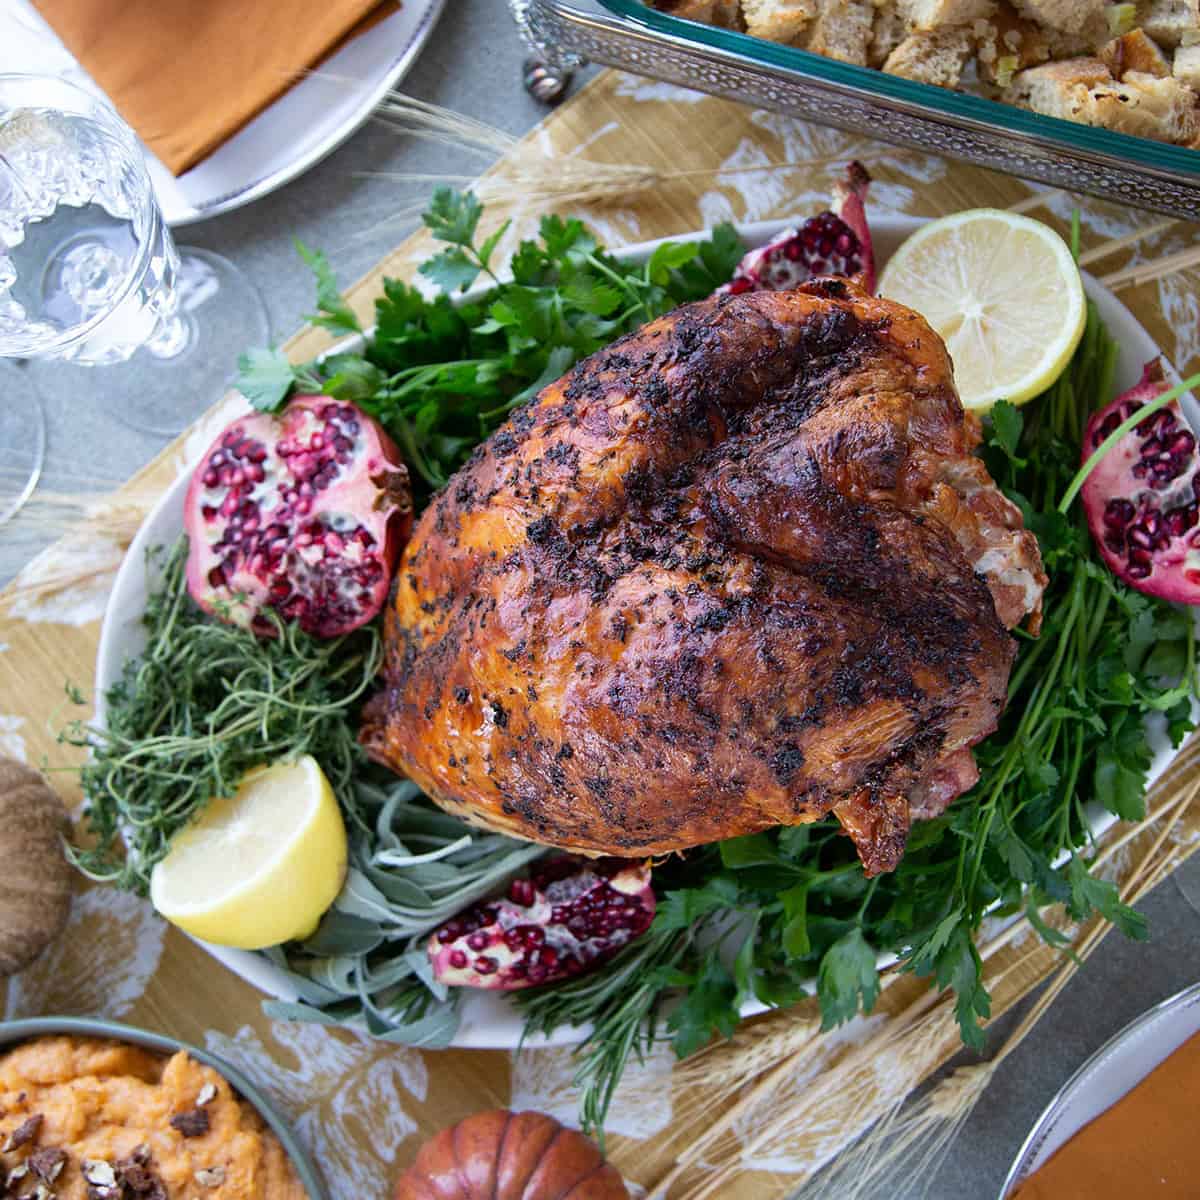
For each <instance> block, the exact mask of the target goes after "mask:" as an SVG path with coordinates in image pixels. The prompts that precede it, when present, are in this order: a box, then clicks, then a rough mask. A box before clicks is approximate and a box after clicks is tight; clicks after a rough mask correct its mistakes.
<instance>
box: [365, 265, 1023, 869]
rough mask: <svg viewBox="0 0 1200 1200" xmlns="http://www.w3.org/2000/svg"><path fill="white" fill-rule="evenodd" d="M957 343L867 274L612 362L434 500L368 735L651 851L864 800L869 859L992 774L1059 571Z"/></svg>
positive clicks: (463, 787) (510, 808) (473, 806)
mask: <svg viewBox="0 0 1200 1200" xmlns="http://www.w3.org/2000/svg"><path fill="white" fill-rule="evenodd" d="M978 441H979V431H978V422H977V421H976V420H975V419H974V418H973V417H965V416H964V413H963V410H962V407H961V405H960V404H959V401H958V398H957V395H956V393H955V390H954V382H953V374H952V370H951V364H950V359H949V357H948V355H947V353H946V349H945V346H944V345H943V343H942V341H941V339H940V338H939V337H938V336H937V335H936V334H935V333H934V332H933V331H932V330H931V329H930V328H929V326H928V325H927V324H926V323H925V321H924V320H923V319H922V318H921V317H919V316H918V315H917V314H916V313H914V312H912V311H911V310H909V309H906V308H904V307H902V306H900V305H897V304H893V303H890V302H889V301H886V300H882V299H876V298H874V297H872V296H870V295H868V294H867V293H865V292H863V291H861V290H860V289H859V288H858V287H857V286H855V285H854V284H852V283H848V282H846V281H844V280H834V279H827V280H819V281H816V282H814V283H810V284H807V285H805V286H803V287H801V288H798V289H797V290H795V291H791V292H782V293H778V292H758V293H747V294H743V295H738V296H719V297H714V298H712V299H709V300H706V301H702V302H700V303H697V304H691V305H688V306H686V307H683V308H680V309H677V310H676V311H675V312H672V313H670V314H668V315H667V316H665V317H663V318H661V319H660V320H657V321H654V322H652V323H651V324H649V325H647V326H645V327H644V328H642V329H641V330H639V331H638V332H636V333H634V334H632V335H630V336H628V337H626V338H623V339H622V340H621V341H619V342H616V343H615V344H614V345H612V346H611V347H609V348H608V349H606V350H604V351H601V352H600V353H598V354H595V355H593V356H592V357H591V358H589V359H587V360H586V361H584V362H581V363H580V364H579V365H578V366H576V367H575V368H574V370H572V371H571V372H569V373H568V374H567V375H566V376H565V377H564V378H563V379H561V380H559V381H558V382H557V383H554V384H551V385H550V386H549V387H547V388H545V389H544V390H543V391H542V392H541V393H540V394H539V395H538V396H537V397H536V399H535V400H534V401H532V402H531V403H530V404H529V405H527V406H526V407H524V408H522V409H520V410H519V411H517V412H516V413H515V414H514V415H513V417H512V419H511V420H510V421H509V422H508V423H507V424H506V425H505V426H503V427H502V428H501V429H499V430H497V432H496V433H494V434H493V435H492V437H491V438H489V439H488V441H487V442H486V443H485V444H484V445H482V446H481V447H480V448H479V449H478V451H477V452H476V454H475V455H474V457H473V458H472V459H471V461H470V462H469V463H468V464H467V465H466V466H465V467H464V468H463V469H462V470H461V471H460V472H459V473H458V474H457V475H456V476H455V477H454V478H453V479H452V480H451V481H450V483H449V485H448V486H447V487H446V489H445V490H444V491H443V492H442V493H441V494H440V495H439V496H437V498H436V499H435V500H434V501H433V502H432V503H431V504H430V506H429V507H428V509H426V511H425V512H424V514H423V515H422V517H421V519H420V521H419V522H418V524H417V527H416V530H415V532H414V534H413V537H412V540H411V541H410V542H409V544H408V547H407V550H406V551H405V554H404V557H403V559H402V561H401V565H400V570H399V574H398V576H397V580H396V589H395V598H394V602H393V604H392V606H391V608H390V610H389V613H388V617H387V628H386V637H387V659H386V664H385V668H384V680H383V688H382V690H381V691H380V693H379V694H378V695H377V696H376V697H375V698H374V699H373V700H372V702H371V703H370V705H369V706H368V709H367V712H366V715H365V720H364V728H363V731H362V741H363V744H364V745H365V747H366V748H367V750H368V752H369V753H370V754H371V755H372V756H373V757H374V758H376V759H378V760H379V761H381V762H384V763H387V764H388V765H389V766H391V767H393V768H395V769H396V770H397V771H401V772H403V773H404V774H406V775H409V776H411V777H412V778H413V779H414V780H416V781H417V783H419V784H420V785H421V787H422V788H424V789H425V791H426V792H427V793H428V794H429V795H430V796H431V797H433V799H434V800H436V801H437V802H438V803H439V804H440V805H442V806H443V807H445V808H446V809H448V810H449V811H451V812H453V813H456V814H458V815H459V816H461V817H463V818H465V819H466V820H468V821H471V822H473V823H475V824H479V825H485V826H487V827H489V828H491V829H496V830H500V831H502V832H504V833H508V834H511V835H514V836H516V837H522V838H529V839H532V840H535V841H538V842H543V843H546V844H547V845H552V846H561V847H564V848H567V849H571V850H576V851H582V852H584V853H595V854H616V855H622V856H634V855H644V854H659V853H663V852H666V851H672V850H680V849H683V848H685V847H687V846H694V845H697V844H699V843H703V842H711V841H716V840H718V839H722V838H729V837H735V836H737V835H740V834H747V833H753V832H755V831H756V830H761V829H765V828H767V827H769V826H774V825H794V824H798V823H801V822H805V821H813V820H816V819H818V818H819V817H822V816H824V815H825V814H827V813H829V812H834V813H836V814H837V816H838V818H839V819H840V820H841V822H842V824H843V826H844V827H845V829H846V831H847V832H848V833H849V834H850V836H851V837H852V838H853V839H854V841H855V843H856V845H857V847H858V849H859V853H860V854H861V856H862V859H863V862H864V864H865V866H866V868H867V870H868V872H870V873H875V872H878V871H883V870H889V869H891V868H892V867H894V866H895V864H896V863H897V861H898V860H899V858H900V856H901V854H902V853H903V850H904V845H905V840H906V837H907V834H908V829H909V824H910V820H911V818H912V816H913V814H914V812H915V813H917V814H918V815H928V814H930V813H932V812H935V811H940V809H941V808H942V807H944V806H945V805H946V804H947V803H948V802H949V801H950V800H951V799H953V798H954V797H955V796H957V795H958V794H960V793H961V792H962V791H963V790H965V789H966V788H968V787H970V786H971V784H972V783H973V782H974V779H975V778H976V772H975V766H974V760H973V757H972V755H971V751H970V747H971V746H972V745H973V744H974V743H976V742H977V741H979V739H980V738H982V737H984V736H985V735H986V734H988V733H989V732H991V731H992V730H993V729H994V728H995V727H996V721H997V717H998V715H999V713H1000V711H1001V708H1002V707H1003V705H1004V701H1005V693H1006V687H1007V683H1008V676H1009V669H1010V667H1011V664H1012V660H1013V655H1014V653H1015V643H1014V641H1013V639H1012V638H1011V637H1010V636H1009V634H1008V632H1007V629H1008V628H1011V627H1012V626H1013V625H1015V624H1016V623H1017V622H1019V621H1020V620H1022V619H1023V618H1024V617H1025V616H1026V615H1027V614H1028V615H1030V616H1031V622H1030V623H1031V626H1035V625H1036V621H1037V619H1038V615H1039V612H1040V599H1041V592H1042V589H1043V587H1044V586H1045V582H1046V578H1045V575H1044V573H1043V571H1042V566H1041V561H1040V558H1039V555H1038V550H1037V543H1036V541H1035V540H1034V538H1033V537H1032V535H1031V534H1029V533H1028V532H1026V531H1025V530H1024V529H1023V528H1022V524H1021V518H1020V514H1019V512H1018V510H1017V509H1016V508H1015V507H1014V506H1013V505H1012V504H1011V503H1010V502H1009V501H1008V500H1006V499H1005V498H1004V497H1003V496H1002V495H1001V494H1000V492H999V491H998V490H997V489H996V487H995V485H994V484H993V483H992V481H991V479H990V478H989V476H988V474H987V472H986V470H985V469H984V466H983V464H982V463H981V462H980V461H979V460H978V459H976V458H974V457H973V456H972V453H971V451H972V449H973V448H974V446H975V445H976V444H977V443H978Z"/></svg>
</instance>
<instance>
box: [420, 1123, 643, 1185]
mask: <svg viewBox="0 0 1200 1200" xmlns="http://www.w3.org/2000/svg"><path fill="white" fill-rule="evenodd" d="M396 1200H629V1192H628V1191H627V1190H626V1188H625V1184H624V1183H622V1182H621V1176H620V1175H619V1174H618V1173H617V1170H616V1168H615V1167H612V1166H610V1165H609V1164H608V1163H606V1162H605V1161H604V1156H603V1155H602V1154H601V1153H600V1151H599V1150H598V1149H597V1147H596V1144H595V1143H594V1142H592V1141H590V1140H589V1139H588V1138H586V1137H584V1136H583V1134H582V1133H576V1132H575V1131H574V1130H573V1129H567V1128H565V1127H564V1126H562V1125H560V1124H559V1123H558V1122H557V1121H556V1120H554V1118H553V1117H547V1116H544V1115H543V1114H542V1113H536V1112H523V1113H512V1112H505V1111H503V1110H497V1111H495V1112H485V1113H476V1114H475V1115H474V1116H473V1117H468V1118H467V1119H466V1120H465V1121H460V1122H459V1123H458V1124H457V1125H454V1126H452V1127H451V1128H449V1129H443V1130H442V1132H441V1133H439V1134H438V1135H437V1137H435V1138H433V1139H432V1140H431V1141H428V1142H426V1143H425V1145H424V1146H422V1147H421V1150H420V1152H419V1153H418V1154H417V1161H416V1162H414V1163H413V1165H412V1166H411V1167H409V1168H408V1170H407V1171H405V1173H404V1174H403V1175H402V1176H401V1178H400V1183H399V1185H398V1186H397V1188H396Z"/></svg>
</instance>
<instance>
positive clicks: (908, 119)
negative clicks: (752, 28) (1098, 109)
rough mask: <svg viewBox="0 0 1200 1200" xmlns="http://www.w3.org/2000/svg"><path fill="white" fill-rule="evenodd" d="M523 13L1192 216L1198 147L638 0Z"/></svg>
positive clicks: (843, 116) (792, 100)
mask: <svg viewBox="0 0 1200 1200" xmlns="http://www.w3.org/2000/svg"><path fill="white" fill-rule="evenodd" d="M528 19H529V24H530V26H531V28H532V31H533V33H534V35H535V37H537V38H538V39H539V40H541V41H544V42H546V43H548V44H549V45H551V46H555V47H557V48H558V49H559V50H561V51H563V52H565V53H566V54H568V55H578V56H581V57H582V58H584V59H587V60H589V61H591V62H596V63H604V64H607V65H609V66H614V67H620V68H622V69H624V70H627V71H633V72H636V73H637V74H640V75H650V76H653V77H655V78H658V79H663V80H666V81H668V82H671V83H676V84H679V85H680V86H683V87H690V88H698V89H700V90H701V91H705V92H711V93H713V94H714V95H718V96H727V97H729V98H731V99H734V100H740V101H743V102H744V103H746V104H752V105H754V106H755V107H757V108H766V109H772V110H776V111H779V112H785V113H790V114H792V115H794V116H799V117H804V118H806V119H808V120H812V121H817V122H820V123H823V124H826V125H836V126H839V127H840V128H843V129H849V130H853V131H854V132H856V133H861V134H866V135H867V136H869V137H875V138H881V139H883V140H884V141H890V142H895V143H898V144H900V145H905V146H914V147H917V148H918V149H923V150H931V151H934V152H936V153H938V154H944V155H948V156H950V157H954V158H960V159H963V160H965V161H967V162H971V163H976V164H977V165H979V166H984V167H991V168H993V169H994V170H998V171H1004V172H1007V173H1008V174H1013V175H1020V176H1022V177H1024V178H1027V179H1035V180H1040V181H1041V182H1043V183H1048V184H1052V185H1053V186H1055V187H1060V188H1063V189H1065V190H1068V191H1079V192H1089V193H1091V194H1093V195H1097V196H1104V197H1107V198H1108V199H1110V200H1116V201H1119V202H1120V203H1122V204H1130V205H1135V206H1137V207H1140V208H1150V209H1156V210H1158V211H1160V212H1165V213H1170V214H1172V215H1173V216H1178V217H1187V218H1191V219H1200V151H1196V150H1189V149H1186V148H1185V147H1182V146H1172V145H1168V144H1166V143H1163V142H1155V141H1151V140H1150V139H1148V138H1138V137H1131V136H1129V135H1128V134H1121V133H1113V132H1112V131H1110V130H1107V129H1097V128H1093V127H1091V126H1087V125H1075V124H1072V123H1071V122H1070V121H1064V120H1060V119H1059V118H1057V117H1045V116H1042V115H1041V114H1039V113H1033V112H1027V111H1025V110H1024V109H1020V108H1015V107H1013V106H1011V105H1008V104H1002V103H999V102H997V101H993V100H986V99H984V98H983V97H980V96H972V95H967V94H965V93H962V92H954V91H950V90H948V89H945V88H939V87H933V86H932V85H929V84H924V83H915V82H913V81H912V80H909V79H901V78H899V77H897V76H894V75H885V74H884V73H883V72H882V71H876V70H872V69H870V68H867V67H856V66H852V65H850V64H848V63H842V62H837V61H835V60H834V59H829V58H823V57H821V56H820V55H817V54H810V53H809V52H808V51H806V50H799V49H796V48H795V47H793V46H783V45H779V44H778V43H775V42H768V41H764V40H763V39H761V38H753V37H750V36H748V35H747V34H744V33H736V32H734V31H732V30H728V29H718V28H715V27H713V26H709V25H701V24H698V23H696V22H694V21H685V20H683V19H682V18H679V17H673V16H670V15H669V14H667V13H662V12H658V11H657V10H656V9H652V8H650V7H649V6H648V5H646V4H643V3H642V0H529V6H528Z"/></svg>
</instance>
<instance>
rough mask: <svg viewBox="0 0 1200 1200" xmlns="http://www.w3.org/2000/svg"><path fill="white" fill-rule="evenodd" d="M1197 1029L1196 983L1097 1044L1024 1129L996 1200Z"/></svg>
mask: <svg viewBox="0 0 1200 1200" xmlns="http://www.w3.org/2000/svg"><path fill="white" fill-rule="evenodd" d="M1197 1033H1200V983H1196V984H1193V985H1192V986H1191V987H1190V988H1187V989H1185V990H1184V991H1182V992H1179V993H1178V994H1177V995H1174V996H1172V997H1171V998H1170V999H1168V1000H1164V1001H1163V1002H1162V1003H1161V1004H1157V1005H1155V1006H1154V1008H1152V1009H1150V1011H1149V1012H1144V1013H1142V1015H1141V1016H1140V1017H1138V1018H1136V1019H1135V1020H1133V1021H1131V1022H1130V1023H1129V1024H1128V1025H1126V1026H1125V1028H1124V1029H1122V1030H1121V1032H1120V1033H1118V1034H1117V1035H1116V1036H1115V1037H1113V1038H1111V1039H1110V1040H1109V1041H1108V1042H1106V1043H1105V1044H1104V1045H1103V1046H1101V1047H1100V1049H1099V1050H1097V1051H1096V1053H1095V1054H1093V1055H1092V1057H1091V1058H1089V1059H1088V1060H1087V1062H1085V1063H1084V1064H1083V1066H1082V1067H1080V1068H1079V1070H1078V1071H1076V1072H1075V1074H1074V1075H1072V1076H1071V1078H1070V1079H1069V1080H1068V1081H1067V1083H1066V1084H1065V1085H1064V1087H1063V1089H1062V1090H1061V1091H1060V1092H1059V1093H1058V1095H1057V1096H1055V1097H1054V1099H1053V1100H1051V1101H1050V1103H1049V1104H1048V1105H1047V1106H1046V1111H1045V1112H1043V1113H1042V1115H1041V1116H1040V1117H1039V1118H1038V1120H1037V1124H1035V1125H1034V1127H1033V1129H1032V1130H1030V1133H1029V1136H1028V1137H1027V1138H1026V1139H1025V1144H1024V1145H1023V1146H1022V1147H1021V1149H1020V1150H1019V1151H1018V1152H1017V1158H1016V1161H1015V1162H1014V1163H1013V1165H1012V1169H1011V1170H1010V1171H1009V1172H1008V1178H1007V1179H1005V1181H1004V1186H1003V1187H1002V1188H1001V1189H1000V1200H1004V1197H1006V1196H1008V1195H1009V1194H1010V1193H1011V1192H1012V1191H1013V1190H1014V1189H1015V1188H1016V1186H1017V1184H1019V1183H1023V1182H1024V1181H1025V1180H1026V1179H1028V1178H1029V1176H1030V1175H1032V1174H1033V1173H1034V1172H1035V1171H1036V1170H1037V1169H1038V1168H1039V1167H1040V1166H1042V1164H1043V1163H1045V1162H1046V1161H1047V1160H1048V1159H1049V1158H1050V1157H1051V1156H1052V1155H1053V1154H1054V1153H1055V1151H1057V1150H1059V1149H1060V1148H1061V1147H1062V1146H1064V1145H1065V1144H1066V1143H1067V1142H1068V1141H1070V1140H1071V1138H1073V1137H1074V1136H1075V1135H1076V1134H1077V1133H1078V1132H1079V1131H1080V1130H1081V1129H1082V1128H1083V1127H1084V1126H1085V1125H1088V1124H1090V1123H1091V1122H1092V1121H1094V1120H1095V1119H1096V1118H1097V1117H1098V1116H1099V1115H1100V1114H1101V1113H1103V1112H1106V1111H1107V1110H1108V1109H1110V1108H1112V1106H1113V1105H1114V1104H1116V1102H1117V1101H1118V1100H1120V1099H1121V1097H1122V1096H1125V1095H1128V1093H1129V1092H1131V1091H1132V1090H1133V1089H1134V1088H1135V1087H1136V1086H1137V1085H1138V1084H1139V1083H1141V1081H1142V1080H1143V1079H1145V1078H1146V1076H1147V1075H1149V1074H1150V1072H1151V1071H1153V1070H1154V1068H1155V1067H1157V1066H1158V1065H1159V1064H1160V1063H1162V1062H1165V1061H1166V1059H1168V1058H1169V1057H1170V1056H1171V1055H1172V1054H1174V1053H1175V1051H1176V1050H1178V1049H1179V1047H1180V1046H1182V1045H1183V1044H1184V1042H1186V1041H1187V1040H1188V1039H1189V1038H1191V1037H1194V1036H1195V1035H1196V1034H1197ZM1179 1119H1180V1120H1181V1121H1193V1120H1195V1114H1194V1113H1190V1112H1189V1113H1180V1115H1179ZM1130 1200H1136V1198H1135V1197H1130Z"/></svg>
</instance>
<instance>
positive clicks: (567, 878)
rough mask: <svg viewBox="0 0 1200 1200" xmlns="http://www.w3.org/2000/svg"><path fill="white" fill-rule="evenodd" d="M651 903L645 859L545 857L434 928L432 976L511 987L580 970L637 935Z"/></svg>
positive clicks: (451, 982)
mask: <svg viewBox="0 0 1200 1200" xmlns="http://www.w3.org/2000/svg"><path fill="white" fill-rule="evenodd" d="M655 904H656V902H655V897H654V889H653V888H652V887H651V883H650V864H649V863H648V862H629V861H626V860H623V859H585V858H578V857H575V856H570V855H559V856H556V857H553V858H550V859H545V860H542V861H541V862H539V863H537V864H535V866H534V868H533V870H532V873H531V874H530V875H528V876H522V877H520V878H518V879H516V880H514V881H513V882H512V883H511V884H510V885H509V888H508V891H507V892H506V893H505V894H503V895H500V896H495V897H492V898H490V899H486V900H482V901H480V902H478V903H477V904H474V905H472V906H471V907H470V908H467V909H465V910H464V911H463V912H461V913H459V914H458V915H457V916H456V917H453V918H452V919H451V920H449V921H447V922H446V923H445V924H443V925H442V926H440V927H439V928H438V929H436V930H435V931H434V933H433V934H432V936H431V937H430V939H429V942H428V946H427V949H428V954H429V960H430V963H431V965H432V967H433V976H434V978H435V979H436V980H437V981H438V982H439V983H442V984H445V985H446V986H448V987H467V988H480V989H483V990H486V991H516V990H518V989H521V988H527V987H536V986H539V985H541V984H544V983H554V982H556V981H558V980H561V979H569V978H572V977H573V976H576V975H582V974H584V973H585V972H586V971H589V970H591V969H592V968H593V967H595V966H597V965H598V964H600V963H602V962H604V961H605V960H606V959H608V958H611V957H612V956H613V955H614V954H616V953H617V951H619V950H620V949H622V947H624V946H627V945H628V944H629V943H630V942H632V941H633V940H634V939H635V938H638V937H640V936H641V935H642V934H643V933H645V932H646V930H647V929H649V928H650V923H651V921H653V919H654V912H655Z"/></svg>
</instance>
